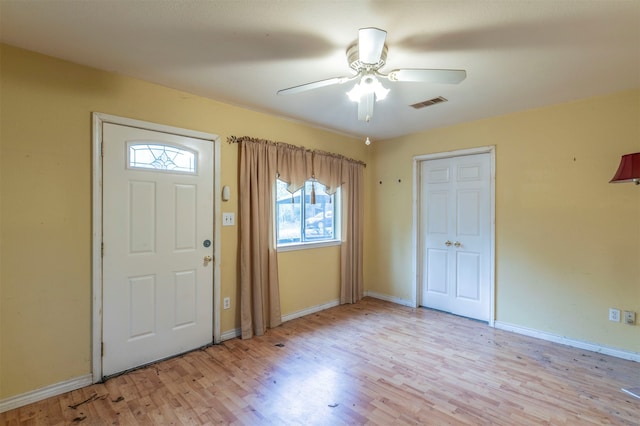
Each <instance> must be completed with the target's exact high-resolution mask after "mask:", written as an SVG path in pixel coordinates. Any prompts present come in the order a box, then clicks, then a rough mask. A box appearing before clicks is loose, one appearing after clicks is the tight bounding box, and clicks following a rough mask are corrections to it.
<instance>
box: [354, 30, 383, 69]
mask: <svg viewBox="0 0 640 426" xmlns="http://www.w3.org/2000/svg"><path fill="white" fill-rule="evenodd" d="M386 38H387V32H386V31H384V30H380V29H378V28H360V30H359V31H358V54H359V55H360V62H362V63H363V64H377V63H378V61H380V57H381V56H382V49H384V41H385V39H386Z"/></svg>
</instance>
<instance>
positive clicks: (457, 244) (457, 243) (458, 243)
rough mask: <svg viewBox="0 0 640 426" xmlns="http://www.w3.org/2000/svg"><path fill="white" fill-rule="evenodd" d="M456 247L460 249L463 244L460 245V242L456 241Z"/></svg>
mask: <svg viewBox="0 0 640 426" xmlns="http://www.w3.org/2000/svg"><path fill="white" fill-rule="evenodd" d="M453 245H454V246H456V248H458V247H460V246H461V245H462V244H461V243H460V241H456V242H455V243H453Z"/></svg>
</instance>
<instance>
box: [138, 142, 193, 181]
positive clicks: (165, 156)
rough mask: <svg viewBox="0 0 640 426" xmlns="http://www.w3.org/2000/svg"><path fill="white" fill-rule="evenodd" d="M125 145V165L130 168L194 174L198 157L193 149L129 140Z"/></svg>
mask: <svg viewBox="0 0 640 426" xmlns="http://www.w3.org/2000/svg"><path fill="white" fill-rule="evenodd" d="M127 145H128V147H129V149H128V151H129V152H128V164H127V167H128V168H130V169H153V170H155V171H167V172H177V173H189V174H196V164H197V163H198V161H197V160H198V159H197V153H196V152H194V151H191V150H189V149H186V148H183V147H179V146H174V145H165V144H158V143H153V142H139V141H138V142H129V143H128V144H127Z"/></svg>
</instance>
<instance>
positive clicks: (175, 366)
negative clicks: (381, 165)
mask: <svg viewBox="0 0 640 426" xmlns="http://www.w3.org/2000/svg"><path fill="white" fill-rule="evenodd" d="M639 383H640V364H639V363H635V362H632V361H626V360H621V359H618V358H613V357H609V356H606V355H600V354H597V353H593V352H588V351H583V350H579V349H575V348H570V347H566V346H562V345H558V344H553V343H548V342H545V341H541V340H537V339H533V338H528V337H525V336H520V335H517V334H513V333H509V332H505V331H501V330H496V329H492V328H490V327H488V326H487V325H486V324H484V323H481V322H477V321H472V320H468V319H465V318H460V317H456V316H453V315H447V314H444V313H441V312H436V311H432V310H427V309H411V308H407V307H403V306H399V305H395V304H392V303H388V302H384V301H380V300H376V299H372V298H365V299H364V300H363V301H362V302H360V303H357V304H354V305H345V306H339V307H336V308H332V309H329V310H326V311H323V312H319V313H316V314H312V315H308V316H306V317H303V318H298V319H295V320H293V321H289V322H287V323H285V324H283V325H282V326H281V327H278V328H276V329H273V330H270V331H269V332H268V334H267V335H265V336H262V337H256V338H253V339H251V340H247V341H243V340H240V339H233V340H229V341H226V342H224V343H223V344H221V345H217V346H212V347H209V348H206V349H203V350H197V351H194V352H191V353H189V354H186V355H182V356H179V357H177V358H174V359H170V360H167V361H163V362H160V363H157V364H155V365H152V366H149V367H146V368H143V369H139V370H136V371H133V372H130V373H128V374H125V375H122V376H119V377H116V378H112V379H110V380H108V381H106V382H105V383H102V384H96V385H93V386H89V387H86V388H83V389H80V390H77V391H73V392H69V393H66V394H64V395H60V396H58V397H54V398H50V399H47V400H44V401H41V402H38V403H35V404H32V405H28V406H25V407H22V408H19V409H16V410H12V411H9V412H7V413H4V414H2V415H0V420H1V421H3V422H4V423H5V424H7V425H25V424H37V425H58V424H80V425H110V424H120V425H129V424H145V425H202V424H238V425H240V424H242V425H263V424H264V425H271V424H273V425H342V424H372V425H401V424H413V425H415V424H419V425H431V424H433V425H449V424H454V425H457V424H467V425H488V424H491V425H509V426H511V425H540V424H550V425H563V424H567V425H601V424H616V425H638V424H640V399H636V398H633V397H632V396H629V395H627V394H625V393H623V392H622V391H621V390H620V388H622V387H626V386H632V385H636V386H637V385H638V384H639Z"/></svg>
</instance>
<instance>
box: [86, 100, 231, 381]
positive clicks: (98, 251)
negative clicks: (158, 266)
mask: <svg viewBox="0 0 640 426" xmlns="http://www.w3.org/2000/svg"><path fill="white" fill-rule="evenodd" d="M92 116H93V136H92V145H93V173H92V178H93V183H92V189H93V191H92V220H93V225H92V253H91V256H92V279H91V281H92V295H91V302H92V338H91V342H92V345H91V354H92V357H91V358H92V363H91V364H92V374H93V382H94V383H98V382H100V381H101V380H102V126H103V124H104V123H112V124H120V125H124V126H129V127H137V128H140V129H146V130H153V131H157V132H164V133H171V134H175V135H180V136H187V137H191V138H197V139H203V140H207V141H211V142H212V143H213V152H214V170H213V180H214V182H213V184H214V188H213V190H214V197H215V198H214V200H216V201H215V202H214V217H213V218H212V219H213V221H214V227H213V232H214V238H213V241H214V247H213V254H214V259H215V260H214V262H213V264H214V265H213V342H214V343H220V341H221V339H220V303H218V302H219V300H220V226H221V225H220V223H221V221H220V203H219V202H218V200H220V199H221V186H220V137H219V136H218V135H214V134H212V133H204V132H198V131H195V130H187V129H181V128H178V127H172V126H166V125H162V124H156V123H151V122H147V121H140V120H134V119H131V118H125V117H118V116H115V115H109V114H103V113H99V112H94V113H93V114H92Z"/></svg>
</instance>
